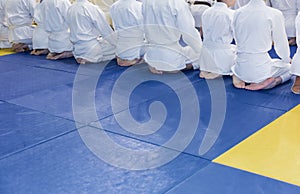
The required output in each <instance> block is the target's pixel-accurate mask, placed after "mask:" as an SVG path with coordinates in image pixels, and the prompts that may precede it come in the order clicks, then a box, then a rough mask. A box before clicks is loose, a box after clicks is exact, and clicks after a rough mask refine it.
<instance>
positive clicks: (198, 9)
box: [191, 0, 213, 28]
mask: <svg viewBox="0 0 300 194" xmlns="http://www.w3.org/2000/svg"><path fill="white" fill-rule="evenodd" d="M204 2H207V3H210V4H211V5H212V4H213V0H204ZM208 8H209V6H208V5H203V4H195V5H194V4H192V5H191V12H192V15H193V17H194V20H195V27H198V28H199V27H201V26H202V14H203V13H204V11H205V10H206V9H208Z"/></svg>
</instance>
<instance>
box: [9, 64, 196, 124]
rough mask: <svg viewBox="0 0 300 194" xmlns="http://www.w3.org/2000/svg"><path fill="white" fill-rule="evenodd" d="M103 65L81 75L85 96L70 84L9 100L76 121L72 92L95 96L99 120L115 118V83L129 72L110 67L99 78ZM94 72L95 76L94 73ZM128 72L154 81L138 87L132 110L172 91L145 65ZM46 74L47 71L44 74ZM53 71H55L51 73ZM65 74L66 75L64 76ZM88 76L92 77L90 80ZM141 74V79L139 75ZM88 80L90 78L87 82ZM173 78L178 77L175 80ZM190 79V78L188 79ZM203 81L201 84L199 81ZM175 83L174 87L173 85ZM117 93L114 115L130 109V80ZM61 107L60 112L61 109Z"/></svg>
mask: <svg viewBox="0 0 300 194" xmlns="http://www.w3.org/2000/svg"><path fill="white" fill-rule="evenodd" d="M99 66H101V65H100V64H94V66H90V67H88V66H86V69H87V71H85V72H78V73H79V74H80V73H83V74H84V75H81V74H80V75H78V74H77V76H78V77H79V79H83V80H81V81H78V82H77V83H76V87H80V88H83V90H84V93H79V94H78V93H76V90H77V89H76V88H73V86H74V83H70V84H67V85H59V86H57V87H51V88H49V89H48V88H45V89H44V90H39V91H37V92H34V91H32V92H30V93H29V94H27V95H24V96H21V97H17V98H13V99H11V100H9V102H10V103H13V104H17V105H21V106H24V107H27V108H31V109H34V110H38V111H43V112H47V113H49V114H52V115H55V116H59V117H63V118H67V119H71V120H73V119H74V118H73V112H72V92H75V95H90V94H91V95H94V100H95V103H96V111H97V113H98V117H99V119H102V118H105V117H107V116H110V115H112V114H113V110H112V102H111V99H112V93H113V92H112V91H113V89H114V87H115V85H116V81H117V80H118V78H119V77H120V75H121V74H122V71H125V70H126V69H128V68H122V67H114V66H113V64H108V65H107V66H106V68H105V69H104V71H103V73H102V74H101V75H97V71H99ZM118 68H121V69H122V71H120V69H119V71H116V69H118ZM93 70H95V71H94V73H93ZM128 70H129V72H128V73H127V76H129V77H134V76H135V79H138V80H139V79H142V77H143V76H144V77H145V76H149V77H150V78H152V79H153V80H150V81H146V82H144V83H141V84H140V85H138V86H137V87H136V88H135V89H134V91H133V93H132V94H131V96H130V98H131V99H132V100H131V102H130V107H132V106H136V105H138V104H141V103H144V102H147V101H149V100H151V99H154V98H157V97H159V96H163V95H164V94H167V93H168V92H169V91H171V89H170V87H168V86H166V85H164V84H161V83H160V82H159V81H156V80H155V79H157V78H158V76H157V75H152V74H150V73H149V71H148V68H147V67H146V66H145V65H143V66H141V68H138V69H137V70H135V69H133V70H130V69H128ZM43 71H46V70H43ZM49 71H52V70H49ZM62 73H64V72H62ZM87 74H89V75H90V76H91V77H89V76H87ZM137 74H138V75H137ZM189 74H190V75H192V74H194V72H189ZM97 76H100V78H99V79H98V80H96V85H97V87H96V89H94V88H91V89H88V88H89V86H90V85H91V84H92V83H91V82H92V81H91V80H93V79H94V78H93V77H97ZM88 77H89V78H88ZM165 77H167V80H171V81H172V82H173V85H176V83H177V82H178V87H180V86H181V87H184V86H185V85H184V84H182V83H180V81H181V80H176V79H175V78H176V77H177V75H172V74H169V75H165ZM172 77H175V78H174V79H173V78H172ZM186 79H187V78H186ZM196 81H200V80H196ZM174 83H175V84H174ZM121 84H123V85H121V86H120V84H118V85H119V87H118V89H115V90H114V95H115V99H116V101H114V105H115V107H118V108H116V109H114V113H118V112H120V111H123V110H125V109H128V108H129V107H126V106H123V104H124V102H123V101H122V100H121V99H123V98H122V96H124V93H126V92H127V90H128V88H130V84H131V82H130V80H127V81H126V82H124V83H123V82H122V83H121ZM58 107H59V108H58Z"/></svg>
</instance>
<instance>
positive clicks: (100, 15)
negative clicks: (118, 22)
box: [92, 9, 116, 45]
mask: <svg viewBox="0 0 300 194" xmlns="http://www.w3.org/2000/svg"><path fill="white" fill-rule="evenodd" d="M92 19H93V22H94V25H95V27H96V28H97V29H98V30H99V32H100V33H101V36H102V37H103V38H104V39H105V40H107V41H108V42H109V43H110V44H112V45H116V34H115V33H114V31H113V30H112V28H111V27H110V25H109V24H108V23H107V20H106V17H105V14H104V12H102V11H101V10H100V9H96V10H95V13H92Z"/></svg>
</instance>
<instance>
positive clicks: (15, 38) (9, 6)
mask: <svg viewBox="0 0 300 194" xmlns="http://www.w3.org/2000/svg"><path fill="white" fill-rule="evenodd" d="M35 5H36V2H35V0H8V1H7V2H6V17H7V24H8V27H9V33H8V38H9V41H10V42H14V43H25V44H28V45H30V44H32V34H33V30H34V28H33V27H32V21H33V15H34V7H35Z"/></svg>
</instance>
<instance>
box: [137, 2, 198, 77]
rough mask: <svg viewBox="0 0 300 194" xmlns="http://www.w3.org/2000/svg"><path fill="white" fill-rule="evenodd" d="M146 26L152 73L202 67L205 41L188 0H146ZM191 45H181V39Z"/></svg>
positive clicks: (148, 56)
mask: <svg viewBox="0 0 300 194" xmlns="http://www.w3.org/2000/svg"><path fill="white" fill-rule="evenodd" d="M142 10H143V11H142V13H143V16H144V29H145V36H146V40H147V41H148V44H147V48H146V53H145V55H144V59H145V61H146V63H148V65H149V70H150V71H151V72H152V73H156V74H162V73H163V72H178V71H179V70H183V69H185V68H187V67H189V68H191V67H193V68H199V64H197V63H196V61H197V60H198V59H199V56H200V52H201V48H202V41H201V38H200V34H199V32H198V31H197V30H196V28H195V22H194V19H193V16H192V14H191V11H190V10H189V5H188V3H187V2H186V1H184V0H164V1H162V0H144V1H143V5H142ZM181 38H182V40H183V41H184V42H185V43H186V45H187V46H182V45H181V44H180V42H179V41H180V39H181Z"/></svg>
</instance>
